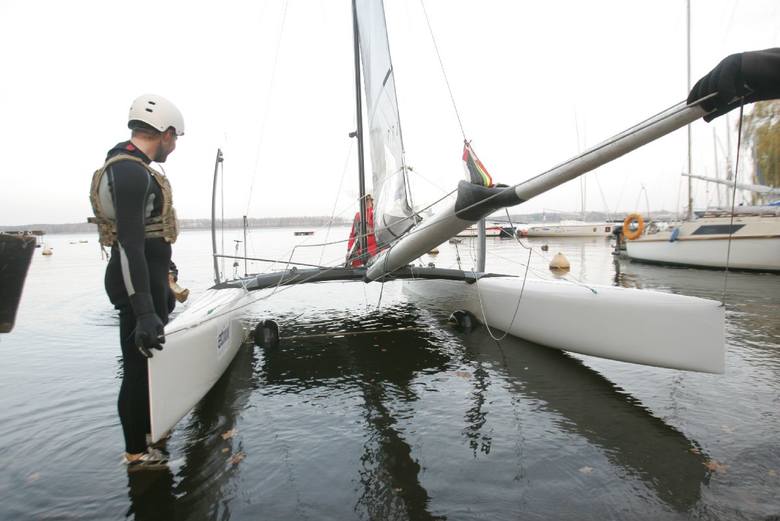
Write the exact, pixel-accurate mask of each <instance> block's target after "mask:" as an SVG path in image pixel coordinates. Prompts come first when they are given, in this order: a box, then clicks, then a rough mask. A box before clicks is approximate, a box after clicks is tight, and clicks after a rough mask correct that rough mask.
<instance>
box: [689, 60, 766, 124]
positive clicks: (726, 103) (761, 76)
mask: <svg viewBox="0 0 780 521" xmlns="http://www.w3.org/2000/svg"><path fill="white" fill-rule="evenodd" d="M713 93H716V95H715V96H713V97H711V98H709V99H707V100H705V101H702V102H701V107H702V108H703V109H704V110H706V111H712V112H710V113H709V114H707V115H706V116H704V120H705V121H712V120H713V119H715V118H717V117H718V116H722V115H723V114H725V113H727V112H729V111H730V110H732V109H735V108H737V107H739V105H740V103H741V101H740V99H739V98H741V97H742V96H744V100H743V101H744V103H746V104H747V103H753V102H754V101H761V100H768V99H776V98H778V97H780V48H773V49H765V50H763V51H750V52H744V53H738V54H732V55H730V56H727V57H726V58H724V59H723V60H722V61H721V62H720V63H719V64H718V65H717V66H716V67H715V68H714V69H712V70H711V71H710V72H709V73H707V74H706V75H705V76H703V77H702V78H701V79H700V80H699V81H697V82H696V85H694V86H693V88H692V89H691V92H690V94H688V103H689V104H691V103H695V102H696V101H698V100H700V99H702V98H703V97H705V96H708V95H710V94H713Z"/></svg>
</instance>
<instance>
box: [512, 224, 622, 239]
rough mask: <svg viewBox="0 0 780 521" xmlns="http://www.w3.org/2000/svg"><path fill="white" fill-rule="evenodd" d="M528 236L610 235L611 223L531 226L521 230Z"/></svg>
mask: <svg viewBox="0 0 780 521" xmlns="http://www.w3.org/2000/svg"><path fill="white" fill-rule="evenodd" d="M521 234H522V235H524V236H526V237H610V236H611V235H612V224H610V223H582V224H561V225H549V226H530V227H529V228H528V229H526V230H523V231H522V232H521Z"/></svg>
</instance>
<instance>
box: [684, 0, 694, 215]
mask: <svg viewBox="0 0 780 521" xmlns="http://www.w3.org/2000/svg"><path fill="white" fill-rule="evenodd" d="M685 15H686V16H685V24H686V30H685V37H686V52H687V54H686V60H685V64H686V68H687V70H686V87H687V89H686V91H685V93H686V95H687V94H688V93H689V92H691V0H686V2H685ZM691 163H692V160H691V124H690V123H689V124H688V174H689V176H688V211H687V213H686V215H685V219H686V220H687V221H690V220H691V219H693V182H692V181H691V177H690V174H692V173H693V172H692V171H691Z"/></svg>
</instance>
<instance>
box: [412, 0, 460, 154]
mask: <svg viewBox="0 0 780 521" xmlns="http://www.w3.org/2000/svg"><path fill="white" fill-rule="evenodd" d="M420 5H421V6H422V10H423V13H424V14H425V22H426V23H427V24H428V32H429V33H430V35H431V40H432V41H433V48H434V49H436V57H437V58H438V59H439V66H440V67H441V73H442V76H444V83H446V84H447V90H448V91H449V93H450V100H451V101H452V108H453V109H454V110H455V117H457V118H458V125H459V126H460V133H461V134H462V135H463V141H466V131H465V130H463V122H462V121H461V119H460V113H459V112H458V106H457V105H456V104H455V96H453V95H452V88H451V87H450V80H449V79H447V72H446V71H445V70H444V62H443V61H442V59H441V54H440V53H439V46H438V45H437V44H436V37H435V36H434V35H433V28H432V27H431V21H430V19H429V18H428V11H427V10H426V9H425V2H424V0H420Z"/></svg>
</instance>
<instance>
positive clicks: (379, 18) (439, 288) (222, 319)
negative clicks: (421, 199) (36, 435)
mask: <svg viewBox="0 0 780 521" xmlns="http://www.w3.org/2000/svg"><path fill="white" fill-rule="evenodd" d="M352 14H353V40H354V62H355V86H356V89H355V97H356V100H355V101H356V113H357V114H358V115H359V117H358V118H357V121H358V124H357V130H356V131H355V133H354V135H355V136H356V137H357V142H358V166H359V172H358V183H359V187H360V203H361V204H360V212H361V216H363V217H364V218H363V219H362V222H363V223H365V222H367V220H366V219H365V216H366V207H365V197H364V196H365V194H366V189H365V179H364V150H363V141H364V138H365V139H366V140H367V141H368V142H369V144H370V150H371V168H372V176H373V195H374V200H375V208H374V223H375V230H374V232H375V236H376V240H377V244H378V247H379V250H380V252H379V253H378V254H377V255H376V256H375V257H373V258H371V259H366V265H365V266H362V267H357V268H355V267H346V266H344V264H343V262H342V263H340V264H339V265H334V266H331V267H305V266H304V267H299V266H293V265H292V264H291V263H288V264H286V267H285V269H283V270H281V271H278V272H275V273H264V274H258V275H248V276H244V277H239V278H235V279H232V280H222V279H221V277H220V274H219V270H218V268H217V257H218V254H217V252H216V239H215V235H214V228H213V227H212V244H213V247H214V264H215V284H214V286H213V287H212V288H210V289H209V290H207V291H205V292H204V293H203V294H202V295H200V298H198V299H197V300H195V301H194V302H193V303H192V304H191V305H190V306H189V307H188V308H186V309H185V310H184V311H183V312H182V313H180V314H179V315H178V316H177V317H176V318H175V319H174V320H173V321H171V322H170V323H169V324H168V325H167V326H166V339H167V342H166V344H165V349H164V350H163V351H161V352H160V353H159V354H155V356H154V358H151V359H150V360H149V390H150V410H151V425H152V433H151V434H152V439H153V440H157V439H160V438H161V437H162V436H164V435H165V433H166V432H167V431H168V430H170V429H171V428H172V427H173V426H174V425H175V424H176V423H177V422H178V421H179V419H181V418H182V417H183V416H184V415H185V414H186V413H187V412H188V411H189V410H190V409H191V408H192V407H193V406H194V405H195V404H196V403H197V402H198V401H199V400H200V399H201V398H202V397H203V396H204V395H205V393H206V392H208V390H209V389H210V388H211V386H212V385H213V384H214V383H215V382H216V380H217V379H218V378H219V377H220V375H221V374H222V373H223V372H224V370H225V369H226V368H227V366H228V365H229V364H230V361H231V360H232V359H233V357H234V356H235V354H236V352H237V350H238V349H239V347H240V346H241V344H242V343H243V342H244V341H245V340H246V337H247V333H248V328H247V327H246V324H245V323H244V322H243V321H242V316H243V314H244V311H243V310H244V309H245V308H246V307H248V306H250V305H252V304H253V303H254V302H255V301H256V300H257V299H258V298H261V296H262V298H268V299H271V298H273V295H274V294H275V292H277V291H279V290H280V289H281V288H283V287H285V286H290V285H300V284H313V283H340V284H345V283H348V284H366V283H374V284H384V283H397V282H395V281H402V283H403V284H404V287H405V289H408V290H409V294H410V298H415V299H417V301H418V302H419V303H420V305H425V302H426V301H427V300H428V299H440V300H441V299H446V300H445V301H446V302H447V303H448V304H449V305H451V307H452V309H453V311H461V312H462V313H461V315H462V316H465V315H466V314H468V313H470V314H471V315H470V316H473V317H475V319H476V320H478V321H480V322H483V323H485V324H487V325H489V326H490V327H491V328H495V329H499V330H502V331H504V332H507V333H508V334H511V335H514V336H517V337H521V338H525V339H527V340H531V341H533V342H536V343H538V344H541V345H543V346H547V347H551V348H555V349H562V350H567V351H573V352H577V353H583V354H587V355H592V356H600V357H606V358H610V359H614V360H621V361H626V362H634V363H640V364H647V365H653V366H660V367H669V368H675V369H682V370H690V371H703V372H710V373H720V372H722V371H723V368H724V311H723V308H722V307H721V306H720V304H719V303H718V302H715V301H712V300H706V299H701V298H695V297H687V296H682V295H673V294H667V293H660V292H652V291H643V290H636V289H626V288H618V287H611V286H592V285H591V286H586V285H581V284H573V283H570V282H566V281H554V282H551V281H543V280H534V279H530V278H526V277H517V276H508V275H501V274H495V273H489V272H487V271H486V270H485V262H484V258H485V241H484V240H478V241H477V243H478V247H479V248H480V252H479V253H478V255H477V259H478V260H477V266H476V268H475V269H474V270H460V269H458V270H456V269H441V268H435V267H421V266H417V265H415V264H414V262H415V260H416V259H418V258H419V257H421V256H423V255H424V254H426V253H427V252H428V251H430V250H431V249H432V248H434V247H436V246H438V245H439V244H442V243H444V242H446V241H447V240H448V239H450V238H451V237H454V236H456V235H457V234H458V233H460V232H462V231H463V230H465V229H467V228H469V227H470V226H472V225H474V224H475V223H478V222H479V221H481V220H483V219H484V218H485V217H487V216H488V215H490V214H491V213H493V212H495V211H496V210H498V209H501V208H505V207H509V206H514V205H518V204H520V203H522V202H524V201H527V200H529V199H531V198H533V197H535V196H537V195H539V194H541V193H544V192H546V191H548V190H551V189H552V188H554V187H556V186H558V185H560V184H562V183H564V182H566V181H569V180H572V179H575V178H576V177H578V176H580V175H582V174H584V173H586V172H588V171H591V170H593V169H595V168H597V167H599V166H601V165H603V164H605V163H607V162H609V161H612V160H614V159H616V158H618V157H620V156H622V155H624V154H626V153H628V152H630V151H631V150H634V149H636V148H638V147H640V146H643V145H644V144H647V143H649V142H651V141H653V140H655V139H657V138H659V137H661V136H663V135H665V134H667V133H669V132H672V131H674V130H676V129H678V128H681V127H683V126H685V125H686V124H688V123H691V122H693V121H695V120H696V119H699V118H701V117H702V116H703V115H705V111H704V110H703V109H702V108H700V107H699V106H697V105H691V106H688V105H687V104H686V103H684V102H682V103H679V104H677V105H674V106H673V107H671V108H669V109H667V110H664V111H663V112H661V113H659V114H657V115H655V116H653V117H651V118H649V119H647V120H645V121H643V122H641V123H639V124H637V125H635V126H633V127H631V128H629V129H628V130H626V131H624V132H621V133H620V134H618V135H616V136H614V137H613V138H611V139H609V140H607V141H605V142H603V143H601V144H599V145H597V146H595V147H592V148H591V149H589V150H587V151H585V152H583V153H581V154H579V155H578V156H576V157H574V158H572V159H570V160H568V161H565V162H564V163H561V164H559V165H558V166H556V167H554V168H552V169H550V170H547V171H546V172H543V173H541V174H539V175H537V176H535V177H533V178H531V179H528V180H526V181H523V182H521V183H519V184H516V185H513V186H503V187H500V186H495V185H493V184H492V183H476V182H472V181H466V180H461V181H460V182H459V183H458V185H457V190H456V191H455V197H454V198H452V200H449V201H446V202H445V203H443V204H442V206H443V208H442V209H440V210H439V211H438V212H436V213H435V214H433V215H432V216H430V217H426V218H425V219H422V218H421V217H420V215H418V213H416V212H415V210H414V209H413V208H414V206H413V205H412V204H411V202H410V194H409V183H408V179H407V174H408V167H407V166H406V160H405V151H404V145H403V138H402V133H401V124H400V116H399V111H398V105H397V102H396V92H395V75H394V70H393V66H392V61H391V59H390V45H389V40H388V35H387V27H386V22H385V14H384V5H383V3H382V0H352ZM361 71H362V75H361ZM361 76H362V78H363V82H362V84H361ZM362 91H364V92H365V100H366V107H365V109H366V110H365V116H366V120H367V122H368V127H369V128H368V133H367V134H364V131H363V125H362V119H363V118H362V117H360V115H361V114H363V107H362V105H363V99H362ZM222 162H223V157H222V154H221V152H219V151H218V153H217V159H216V161H215V168H214V171H215V186H216V174H217V172H218V169H219V167H220V165H221V164H222ZM215 192H216V191H215ZM213 208H214V205H213V204H212V222H213V217H214V211H213ZM365 237H366V230H362V231H361V233H360V234H359V239H360V240H361V241H365ZM361 251H363V252H365V251H367V248H366V247H365V242H363V247H362V248H361ZM312 290H314V289H313V288H312ZM616 317H619V320H616ZM259 339H261V340H262V341H263V342H264V343H266V344H273V343H274V342H277V341H278V325H277V324H276V323H275V322H274V321H273V319H272V318H270V319H268V320H264V321H261V322H260V323H259V324H257V326H256V327H255V340H256V341H258V340H259Z"/></svg>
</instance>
